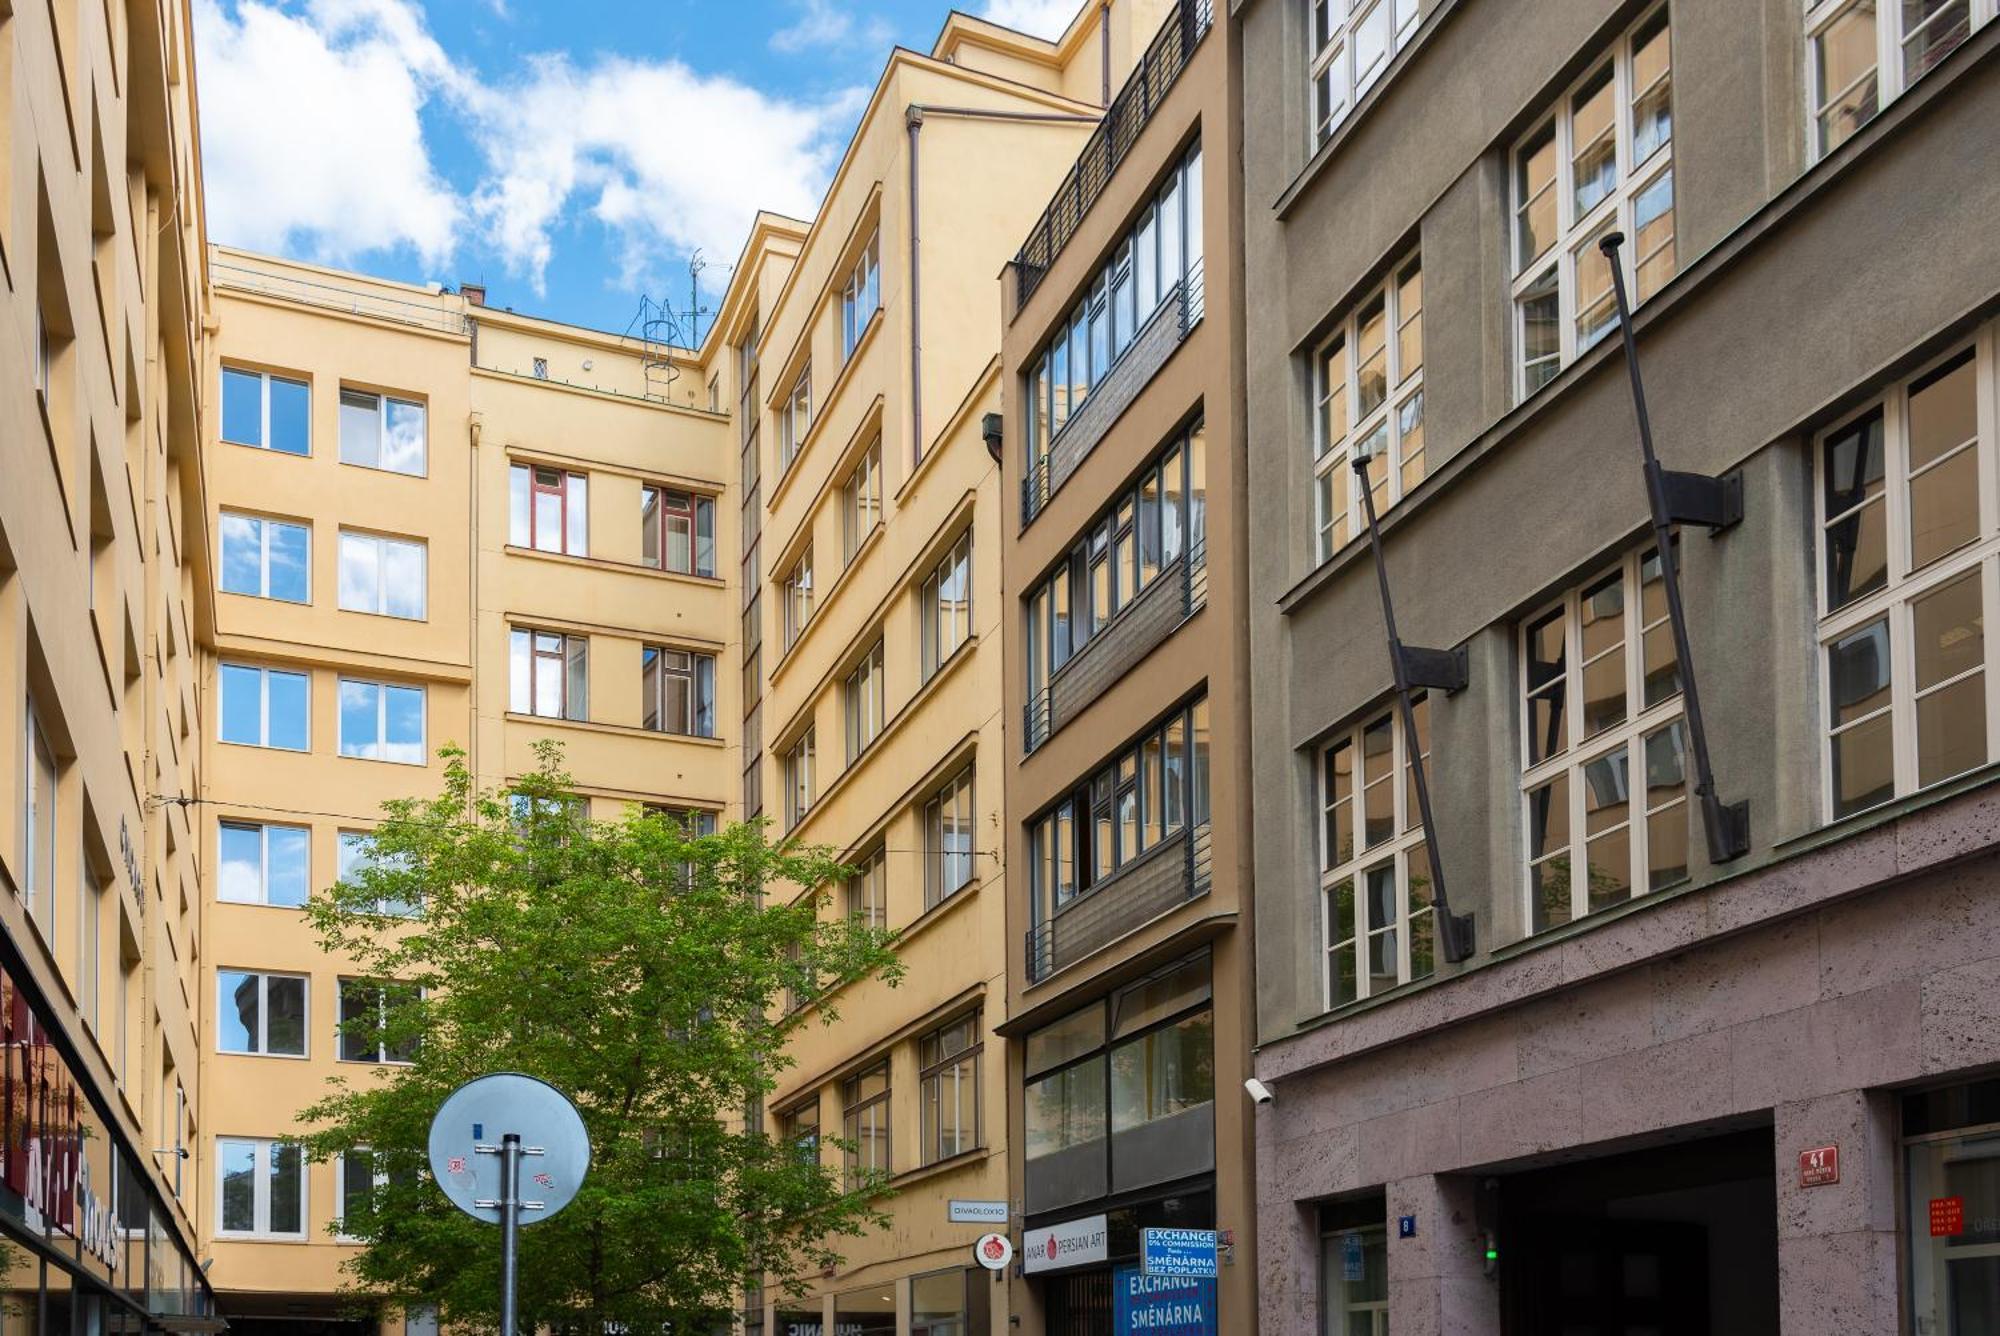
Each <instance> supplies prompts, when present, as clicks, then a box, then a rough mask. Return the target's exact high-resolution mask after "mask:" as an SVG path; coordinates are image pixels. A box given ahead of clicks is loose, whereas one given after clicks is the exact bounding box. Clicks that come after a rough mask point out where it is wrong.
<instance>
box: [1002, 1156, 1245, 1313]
mask: <svg viewBox="0 0 2000 1336" xmlns="http://www.w3.org/2000/svg"><path fill="white" fill-rule="evenodd" d="M1103 1215H1104V1247H1103V1250H1102V1252H1101V1253H1099V1254H1098V1255H1099V1256H1101V1257H1102V1258H1103V1259H1104V1260H1103V1261H1101V1262H1098V1263H1096V1264H1095V1265H1088V1266H1078V1267H1073V1268H1070V1269H1066V1270H1044V1271H1041V1272H1040V1273H1039V1274H1036V1272H1034V1271H1032V1270H1031V1271H1030V1272H1029V1277H1030V1280H1031V1281H1032V1282H1033V1283H1034V1284H1036V1285H1038V1286H1039V1287H1040V1290H1041V1294H1042V1309H1043V1316H1044V1318H1045V1322H1046V1328H1047V1331H1048V1333H1049V1336H1126V1333H1127V1332H1131V1331H1158V1332H1160V1333H1161V1336H1218V1330H1217V1327H1216V1314H1215V1299H1214V1282H1213V1281H1204V1282H1202V1283H1201V1284H1200V1285H1198V1286H1192V1287H1187V1288H1188V1292H1187V1293H1185V1294H1182V1293H1179V1292H1178V1288H1176V1289H1174V1290H1168V1291H1162V1292H1155V1291H1156V1290H1157V1288H1158V1287H1157V1286H1149V1285H1145V1284H1134V1283H1133V1281H1134V1278H1138V1279H1140V1280H1144V1279H1148V1278H1144V1277H1139V1272H1138V1261H1139V1243H1140V1238H1139V1236H1140V1231H1142V1230H1147V1229H1214V1228H1215V1190H1214V1187H1213V1183H1212V1180H1205V1181H1203V1182H1200V1183H1198V1184H1191V1185H1189V1186H1188V1187H1187V1188H1185V1189H1184V1190H1179V1191H1174V1192H1169V1193H1165V1194H1163V1195H1160V1196H1157V1197H1151V1198H1148V1199H1146V1200H1143V1201H1137V1202H1131V1203H1120V1204H1117V1205H1112V1206H1109V1207H1107V1208H1106V1209H1105V1210H1104V1211H1103ZM1027 1223H1028V1227H1029V1229H1031V1230H1033V1229H1039V1228H1042V1227H1044V1226H1048V1225H1053V1224H1056V1223H1058V1220H1057V1219H1055V1218H1046V1217H1045V1218H1042V1219H1036V1218H1034V1217H1032V1216H1031V1217H1029V1219H1028V1222H1027ZM1170 1318H1171V1320H1169V1319H1170ZM1120 1321H1123V1322H1125V1324H1126V1325H1125V1326H1124V1327H1122V1328H1121V1327H1119V1326H1118V1325H1117V1323H1118V1322H1120Z"/></svg>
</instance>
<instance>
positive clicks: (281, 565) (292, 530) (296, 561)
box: [221, 510, 312, 603]
mask: <svg viewBox="0 0 2000 1336" xmlns="http://www.w3.org/2000/svg"><path fill="white" fill-rule="evenodd" d="M221 530H222V592H223V593H225V594H248V595H250V596H251V597H252V598H275V599H282V600H284V601H285V602H287V603H309V602H311V601H312V593H311V588H312V528H311V526H310V525H305V524H287V523H285V522H284V521H283V520H267V519H264V518H262V517H261V516H257V515H237V514H233V513H232V512H230V511H227V510H225V511H223V512H222V523H221Z"/></svg>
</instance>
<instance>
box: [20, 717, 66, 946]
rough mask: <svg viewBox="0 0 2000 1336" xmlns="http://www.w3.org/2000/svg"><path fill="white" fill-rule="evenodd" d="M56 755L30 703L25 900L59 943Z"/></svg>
mask: <svg viewBox="0 0 2000 1336" xmlns="http://www.w3.org/2000/svg"><path fill="white" fill-rule="evenodd" d="M56 779H57V771H56V754H55V749H54V748H52V747H50V746H49V738H48V734H46V733H45V732H43V731H42V721H41V720H40V719H39V718H38V717H37V715H36V711H35V703H34V701H32V700H30V701H29V702H28V773H27V785H26V787H27V792H26V793H25V794H24V795H23V797H24V799H25V812H24V817H25V821H24V823H23V825H24V831H23V833H24V835H25V836H26V844H25V847H24V848H23V849H22V851H21V852H22V866H23V867H24V868H25V869H26V870H27V878H26V885H25V886H24V887H23V889H22V897H21V898H22V899H23V900H25V901H26V902H27V905H28V913H29V915H30V916H31V917H32V918H33V919H34V921H35V922H36V923H37V924H38V925H39V926H40V927H41V929H42V933H43V936H44V937H45V938H46V939H47V940H48V941H49V942H50V943H53V942H54V941H55V897H56V794H57V788H56Z"/></svg>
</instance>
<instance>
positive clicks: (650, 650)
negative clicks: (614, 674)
mask: <svg viewBox="0 0 2000 1336" xmlns="http://www.w3.org/2000/svg"><path fill="white" fill-rule="evenodd" d="M639 673H640V679H641V688H640V690H641V696H642V698H643V701H644V705H645V715H644V717H643V718H642V719H641V721H640V722H641V724H642V725H643V726H644V727H646V728H650V729H652V730H653V731H654V732H656V733H682V734H686V735H688V736H690V737H697V738H712V737H714V736H715V659H714V657H713V656H711V655H707V654H692V653H689V652H688V651H686V650H679V649H665V648H662V647H661V646H658V645H647V646H646V647H645V648H644V649H643V650H641V651H640V653H639Z"/></svg>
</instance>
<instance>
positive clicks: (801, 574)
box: [782, 546, 813, 650]
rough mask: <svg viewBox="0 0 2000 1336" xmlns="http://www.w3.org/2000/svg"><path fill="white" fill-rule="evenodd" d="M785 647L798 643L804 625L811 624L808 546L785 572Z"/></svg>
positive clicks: (789, 647) (810, 568) (811, 557)
mask: <svg viewBox="0 0 2000 1336" xmlns="http://www.w3.org/2000/svg"><path fill="white" fill-rule="evenodd" d="M782 606H783V608H784V622H785V624H784V633H785V648H786V649H787V650H789V649H791V647H792V646H793V645H796V644H798V643H799V637H800V636H802V635H804V634H805V631H806V627H807V626H809V625H811V624H812V615H813V550H812V548H811V547H810V546H808V547H807V548H806V550H805V551H803V552H801V553H799V555H798V560H796V561H794V562H793V563H792V568H791V569H790V570H789V571H787V572H786V573H785V580H784V598H783V600H782Z"/></svg>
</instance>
